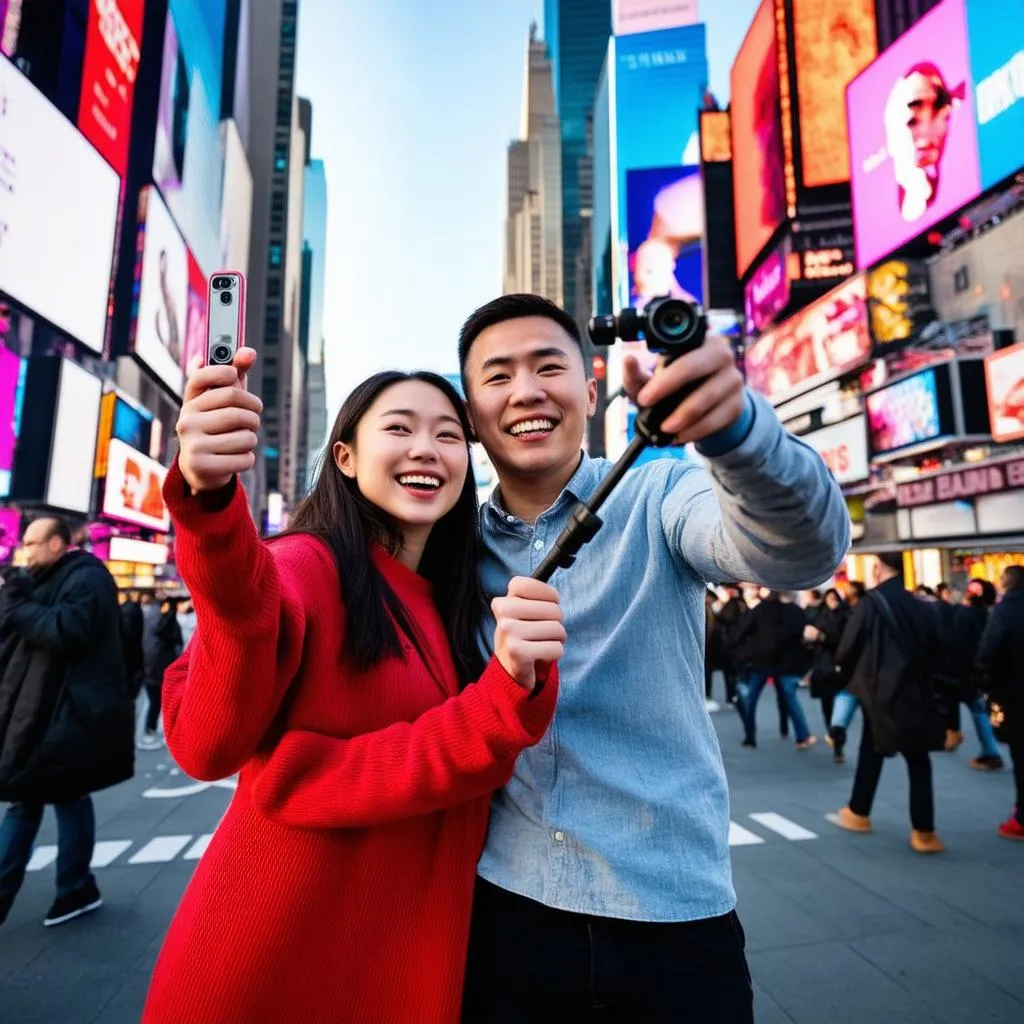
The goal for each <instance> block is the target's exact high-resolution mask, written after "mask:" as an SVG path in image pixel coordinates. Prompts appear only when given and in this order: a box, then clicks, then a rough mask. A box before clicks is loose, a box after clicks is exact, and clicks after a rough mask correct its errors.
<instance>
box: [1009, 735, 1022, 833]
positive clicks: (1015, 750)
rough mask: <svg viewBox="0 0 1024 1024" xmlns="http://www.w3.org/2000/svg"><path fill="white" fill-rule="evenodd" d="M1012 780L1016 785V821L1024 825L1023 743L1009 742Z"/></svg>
mask: <svg viewBox="0 0 1024 1024" xmlns="http://www.w3.org/2000/svg"><path fill="white" fill-rule="evenodd" d="M1010 760H1011V761H1012V762H1013V781H1014V783H1015V784H1016V786H1017V823H1018V824H1020V825H1024V743H1011V744H1010Z"/></svg>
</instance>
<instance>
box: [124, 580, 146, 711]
mask: <svg viewBox="0 0 1024 1024" xmlns="http://www.w3.org/2000/svg"><path fill="white" fill-rule="evenodd" d="M118 601H119V603H120V615H121V650H122V651H123V652H124V672H125V677H126V678H127V680H128V685H129V687H130V688H131V691H132V694H133V695H134V696H138V693H139V690H140V689H141V687H142V608H141V606H140V605H139V602H138V601H137V600H136V595H135V594H134V593H131V592H128V593H123V594H119V595H118Z"/></svg>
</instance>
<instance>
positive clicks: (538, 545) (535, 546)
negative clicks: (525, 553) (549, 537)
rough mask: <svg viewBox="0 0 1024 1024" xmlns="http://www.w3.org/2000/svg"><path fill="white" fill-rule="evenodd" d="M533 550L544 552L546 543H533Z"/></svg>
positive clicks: (540, 541) (538, 541) (537, 541)
mask: <svg viewBox="0 0 1024 1024" xmlns="http://www.w3.org/2000/svg"><path fill="white" fill-rule="evenodd" d="M533 550H534V551H543V550H544V541H542V540H535V541H534V542H533Z"/></svg>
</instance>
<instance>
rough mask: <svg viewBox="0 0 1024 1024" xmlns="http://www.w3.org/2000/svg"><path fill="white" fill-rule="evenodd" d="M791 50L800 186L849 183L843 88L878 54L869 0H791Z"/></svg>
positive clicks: (871, 4) (844, 89)
mask: <svg viewBox="0 0 1024 1024" xmlns="http://www.w3.org/2000/svg"><path fill="white" fill-rule="evenodd" d="M793 47H794V52H795V53H796V81H797V91H796V98H797V109H798V111H799V115H800V163H801V167H802V175H801V176H802V179H803V183H804V185H805V186H806V187H807V188H814V187H816V186H818V185H834V184H837V183H838V182H843V181H848V180H849V178H850V154H849V150H848V149H847V145H846V86H847V83H849V82H850V81H851V80H852V79H853V78H855V77H856V76H857V75H859V74H860V72H861V71H863V70H864V68H866V67H867V66H868V65H869V64H870V63H871V62H872V61H873V60H874V59H875V56H876V54H877V53H878V45H877V38H876V33H875V4H874V0H843V2H842V3H836V0H793Z"/></svg>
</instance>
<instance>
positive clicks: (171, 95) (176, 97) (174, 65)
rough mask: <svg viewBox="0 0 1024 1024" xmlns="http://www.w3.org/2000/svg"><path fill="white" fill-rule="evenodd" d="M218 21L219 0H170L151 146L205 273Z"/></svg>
mask: <svg viewBox="0 0 1024 1024" xmlns="http://www.w3.org/2000/svg"><path fill="white" fill-rule="evenodd" d="M224 21H225V3H224V0H203V2H202V3H196V2H195V0H171V2H170V8H169V10H168V12H167V23H166V27H165V31H164V49H163V65H162V75H161V79H160V102H159V107H158V110H157V126H156V146H155V148H154V151H153V181H154V182H155V183H156V186H157V188H159V189H160V193H161V195H162V196H163V197H164V200H165V202H166V203H167V207H168V209H169V210H170V211H171V214H172V216H173V217H174V220H175V221H176V223H177V224H178V226H179V227H180V228H181V231H182V234H184V236H185V240H186V242H187V243H188V246H189V248H190V249H191V250H192V252H193V253H195V257H196V259H197V260H198V261H199V265H200V266H201V267H202V268H203V272H204V273H206V274H207V275H209V274H211V273H213V271H214V270H217V269H220V268H219V267H218V266H217V265H216V264H217V263H218V258H219V255H220V204H221V189H222V184H223V173H224V162H223V156H222V153H221V146H220V128H219V125H220V103H221V77H222V75H221V65H222V62H223V61H222V54H223V51H224Z"/></svg>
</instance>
